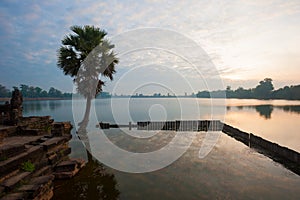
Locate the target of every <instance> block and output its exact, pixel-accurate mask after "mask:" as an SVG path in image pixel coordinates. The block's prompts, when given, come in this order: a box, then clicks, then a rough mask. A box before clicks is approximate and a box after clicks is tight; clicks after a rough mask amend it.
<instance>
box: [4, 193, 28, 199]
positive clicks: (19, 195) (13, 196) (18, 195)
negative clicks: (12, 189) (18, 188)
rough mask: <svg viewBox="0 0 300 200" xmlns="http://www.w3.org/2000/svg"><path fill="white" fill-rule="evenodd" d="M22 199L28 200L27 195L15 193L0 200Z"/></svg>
mask: <svg viewBox="0 0 300 200" xmlns="http://www.w3.org/2000/svg"><path fill="white" fill-rule="evenodd" d="M23 199H28V194H27V193H22V192H17V193H11V194H8V195H6V196H4V197H2V198H1V199H0V200H23Z"/></svg>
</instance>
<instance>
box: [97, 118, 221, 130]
mask: <svg viewBox="0 0 300 200" xmlns="http://www.w3.org/2000/svg"><path fill="white" fill-rule="evenodd" d="M99 126H100V128H101V129H109V128H124V127H128V128H129V130H131V129H132V128H137V130H147V131H152V130H166V131H222V127H223V123H222V122H221V121H220V120H184V121H183V120H176V121H142V122H137V124H132V123H131V122H129V124H128V125H119V124H110V123H103V122H100V123H99Z"/></svg>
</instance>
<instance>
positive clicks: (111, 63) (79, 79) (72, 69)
mask: <svg viewBox="0 0 300 200" xmlns="http://www.w3.org/2000/svg"><path fill="white" fill-rule="evenodd" d="M70 29H71V30H72V31H73V32H74V34H69V35H67V36H65V38H64V39H63V40H62V46H61V47H60V49H59V51H58V61H57V65H58V67H59V68H61V69H62V70H63V72H64V74H65V75H70V76H71V77H73V78H74V81H75V83H76V84H77V90H78V92H79V93H80V94H82V95H84V96H85V97H86V98H88V97H89V96H94V95H97V94H98V93H99V92H100V91H101V90H102V85H103V84H104V82H103V81H101V80H100V79H99V75H102V76H104V77H107V78H109V79H110V80H113V74H114V73H115V72H116V71H115V65H116V64H117V63H118V59H117V58H116V55H115V53H114V52H113V50H112V49H113V48H114V45H112V44H111V43H110V41H108V40H107V39H105V36H106V35H107V33H106V32H105V31H104V30H101V29H100V28H97V27H94V26H84V27H81V26H72V27H71V28H70ZM96 81H97V82H96ZM88 83H89V84H88ZM87 84H88V85H87ZM91 84H92V85H91ZM94 85H96V86H97V88H96V91H94V90H93V91H90V90H89V89H91V88H94Z"/></svg>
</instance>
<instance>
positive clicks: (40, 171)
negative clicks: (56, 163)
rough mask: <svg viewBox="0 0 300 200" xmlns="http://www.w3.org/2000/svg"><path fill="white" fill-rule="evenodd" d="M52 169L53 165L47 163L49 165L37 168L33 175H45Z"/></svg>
mask: <svg viewBox="0 0 300 200" xmlns="http://www.w3.org/2000/svg"><path fill="white" fill-rule="evenodd" d="M51 171H52V169H51V167H50V166H48V165H47V166H45V167H43V168H41V169H39V170H37V171H36V172H34V175H33V176H35V177H38V176H43V175H46V174H49V173H50V172H51Z"/></svg>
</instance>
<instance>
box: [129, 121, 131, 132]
mask: <svg viewBox="0 0 300 200" xmlns="http://www.w3.org/2000/svg"><path fill="white" fill-rule="evenodd" d="M129 130H130V131H131V122H129Z"/></svg>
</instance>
